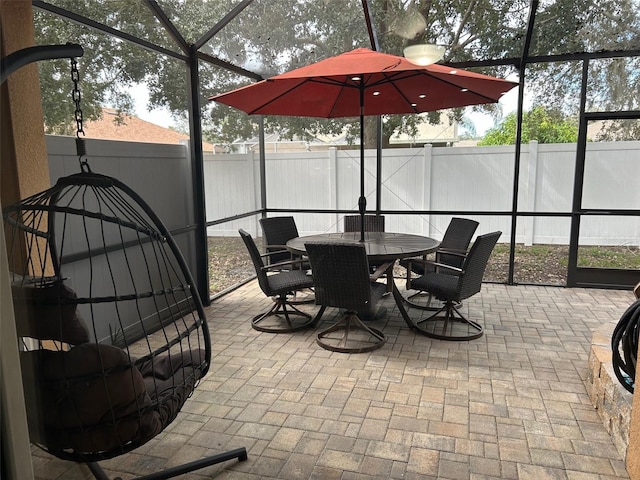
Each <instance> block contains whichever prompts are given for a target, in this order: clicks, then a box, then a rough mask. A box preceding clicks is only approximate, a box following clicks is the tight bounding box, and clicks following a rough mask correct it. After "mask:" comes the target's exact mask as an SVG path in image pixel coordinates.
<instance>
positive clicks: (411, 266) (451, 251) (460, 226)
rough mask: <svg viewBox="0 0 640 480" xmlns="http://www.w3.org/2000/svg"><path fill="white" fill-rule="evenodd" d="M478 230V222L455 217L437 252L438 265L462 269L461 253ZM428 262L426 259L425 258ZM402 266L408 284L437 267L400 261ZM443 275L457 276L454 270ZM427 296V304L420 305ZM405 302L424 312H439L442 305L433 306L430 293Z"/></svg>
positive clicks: (414, 295)
mask: <svg viewBox="0 0 640 480" xmlns="http://www.w3.org/2000/svg"><path fill="white" fill-rule="evenodd" d="M477 228H478V222H476V221H475V220H471V219H469V218H460V217H453V218H452V219H451V221H450V222H449V225H448V226H447V230H446V231H445V232H444V236H443V237H442V242H440V246H439V247H438V250H436V252H435V261H436V262H437V263H441V264H445V265H451V266H452V267H457V268H460V267H461V266H462V263H463V261H464V257H463V256H461V255H460V254H461V253H466V251H467V249H468V248H469V244H470V243H471V239H472V238H473V234H474V233H475V231H476V229H477ZM423 259H424V260H426V257H423ZM400 265H401V266H403V267H404V268H406V269H407V282H409V280H410V277H412V276H414V275H416V274H417V275H424V274H425V273H426V272H425V268H426V269H427V271H435V270H436V268H437V267H434V266H433V265H432V264H429V263H427V264H425V263H423V262H415V261H411V259H403V260H400ZM443 273H448V274H450V275H455V272H454V271H452V270H443ZM424 296H426V297H427V298H426V303H422V302H421V303H418V302H417V301H416V300H418V298H419V297H424ZM405 301H406V302H407V303H408V304H409V305H411V306H412V307H414V308H421V309H424V310H439V309H440V307H441V306H442V305H438V306H433V305H432V302H433V296H432V295H431V294H430V293H429V292H416V293H414V294H412V295H410V296H408V297H407V298H406V299H405Z"/></svg>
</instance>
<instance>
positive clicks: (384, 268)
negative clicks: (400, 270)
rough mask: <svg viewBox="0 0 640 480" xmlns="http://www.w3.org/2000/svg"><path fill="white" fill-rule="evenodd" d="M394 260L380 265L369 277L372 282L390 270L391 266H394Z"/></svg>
mask: <svg viewBox="0 0 640 480" xmlns="http://www.w3.org/2000/svg"><path fill="white" fill-rule="evenodd" d="M393 264H394V262H385V263H383V264H382V265H379V266H378V268H376V271H375V272H373V273H372V274H371V275H369V279H370V280H371V281H372V282H375V281H376V280H378V278H380V277H381V276H382V275H383V274H384V273H385V272H386V271H387V270H389V268H391V267H393Z"/></svg>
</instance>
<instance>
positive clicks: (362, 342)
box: [316, 306, 387, 353]
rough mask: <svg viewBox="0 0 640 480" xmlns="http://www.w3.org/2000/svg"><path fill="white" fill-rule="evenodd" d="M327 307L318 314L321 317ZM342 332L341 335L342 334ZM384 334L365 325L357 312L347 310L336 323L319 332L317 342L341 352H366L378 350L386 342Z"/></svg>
mask: <svg viewBox="0 0 640 480" xmlns="http://www.w3.org/2000/svg"><path fill="white" fill-rule="evenodd" d="M325 308H326V307H324V306H323V307H322V308H321V309H320V311H319V312H318V315H316V319H319V318H320V317H321V316H322V313H324V310H325ZM340 334H341V335H340ZM386 341H387V339H386V337H385V336H384V334H383V333H382V332H381V331H380V330H378V329H376V328H371V327H369V326H368V325H365V324H364V323H363V322H362V320H360V319H359V318H358V315H357V314H356V313H355V312H346V313H345V314H343V316H342V318H341V319H340V320H338V322H336V323H335V324H333V325H332V326H330V327H329V328H326V329H324V330H322V331H321V332H320V333H318V336H317V339H316V342H317V343H318V345H320V346H321V347H322V348H324V349H326V350H331V351H332V352H340V353H364V352H371V351H373V350H377V349H378V348H380V347H382V346H383V345H384V344H385V343H386Z"/></svg>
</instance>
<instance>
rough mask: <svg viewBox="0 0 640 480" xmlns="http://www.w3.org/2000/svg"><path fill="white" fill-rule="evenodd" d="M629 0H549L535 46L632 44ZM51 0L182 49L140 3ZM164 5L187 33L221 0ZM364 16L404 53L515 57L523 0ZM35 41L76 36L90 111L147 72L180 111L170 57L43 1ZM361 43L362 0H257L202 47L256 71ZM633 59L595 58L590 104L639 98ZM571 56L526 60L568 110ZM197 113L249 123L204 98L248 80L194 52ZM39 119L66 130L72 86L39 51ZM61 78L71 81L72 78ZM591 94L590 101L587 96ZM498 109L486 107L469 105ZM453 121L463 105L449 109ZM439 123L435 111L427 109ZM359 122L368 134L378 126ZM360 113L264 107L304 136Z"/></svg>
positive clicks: (639, 20)
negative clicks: (303, 113)
mask: <svg viewBox="0 0 640 480" xmlns="http://www.w3.org/2000/svg"><path fill="white" fill-rule="evenodd" d="M634 1H635V0H618V1H614V0H588V1H587V2H582V3H579V2H574V1H573V0H557V1H555V2H546V3H545V4H544V6H542V7H540V8H541V11H540V12H539V13H538V16H537V17H536V31H535V36H534V39H533V45H532V53H533V54H549V53H563V52H575V51H593V50H599V49H602V48H613V49H620V48H627V49H631V48H639V47H640V35H639V34H638V32H639V31H640V17H639V16H638V13H637V9H636V8H634ZM56 5H57V6H60V7H62V8H66V9H69V10H71V11H74V12H77V13H79V14H81V15H84V16H86V17H89V18H91V19H94V20H96V21H98V22H100V23H104V24H106V25H108V26H110V27H112V28H114V29H117V30H122V31H124V32H127V33H130V34H134V35H136V36H138V37H140V38H143V39H145V40H147V41H150V42H152V43H154V44H157V45H160V46H163V47H165V48H168V49H170V50H173V51H176V52H179V49H178V47H177V46H175V44H174V43H173V41H172V40H171V39H170V38H169V37H168V35H167V34H166V33H165V31H164V29H163V28H161V27H160V25H159V24H158V22H157V20H156V19H155V18H154V17H153V16H152V15H151V13H150V11H149V10H148V8H147V7H146V5H144V2H139V1H133V0H110V1H109V2H96V1H95V0H57V1H56ZM161 6H162V8H163V9H164V11H165V12H166V14H167V16H168V18H169V19H171V21H172V22H173V23H174V24H175V25H176V27H177V28H178V30H179V31H180V33H181V34H182V35H183V36H184V37H185V39H186V40H187V41H188V42H195V41H196V40H197V39H199V38H200V37H201V36H202V35H203V34H204V33H205V32H207V31H209V30H210V29H211V28H212V26H214V25H216V24H217V22H219V21H220V20H221V19H223V18H224V16H225V15H226V13H227V10H228V6H229V2H226V1H222V0H209V1H207V2H206V3H205V2H203V1H202V0H165V1H163V2H162V3H161ZM372 6H373V18H374V22H375V25H376V29H377V33H378V36H379V39H380V43H381V45H380V49H381V50H382V51H385V52H389V53H393V54H398V55H401V54H402V48H403V47H404V46H406V45H407V44H411V43H419V42H424V41H429V42H436V43H439V44H443V45H446V46H447V50H446V55H445V58H444V61H445V62H449V61H451V62H456V61H465V60H471V59H491V58H509V57H519V56H520V54H521V49H522V43H523V38H524V33H525V28H526V23H527V14H528V8H529V1H528V0H514V1H512V2H504V1H502V0H448V1H444V2H434V1H432V0H372ZM35 23H36V32H37V37H38V38H37V42H38V43H40V44H44V43H65V42H67V41H74V42H78V43H80V44H81V45H83V46H84V47H85V52H86V53H85V56H84V57H83V59H82V61H81V75H82V85H81V86H82V89H83V108H84V111H85V114H86V115H87V116H89V117H91V116H95V115H97V114H98V112H99V107H100V105H101V104H107V103H108V104H110V105H112V106H115V107H117V108H120V109H121V110H122V111H124V112H129V111H130V110H131V107H132V98H131V95H130V93H129V91H128V87H129V86H131V85H133V84H135V83H138V82H146V83H147V85H148V86H149V89H150V101H149V107H156V106H165V107H167V108H168V109H169V110H170V111H171V112H172V113H173V115H174V117H175V118H177V119H180V118H181V119H183V121H184V118H186V111H187V108H186V103H187V98H186V93H185V92H186V67H185V65H184V64H183V63H182V62H181V61H178V60H175V59H173V58H171V57H165V56H163V55H159V54H156V53H154V52H151V51H149V50H145V49H143V48H141V47H138V46H135V45H132V44H129V43H127V42H124V41H120V40H118V39H114V38H112V37H109V36H107V35H104V34H99V33H96V32H95V31H92V30H89V29H88V28H84V27H80V26H77V25H76V24H73V23H71V22H69V21H65V20H63V19H61V18H59V17H56V16H55V15H52V14H49V13H48V12H40V11H37V13H36V15H35ZM367 45H369V38H368V34H367V31H366V28H365V22H364V18H363V12H362V4H361V1H360V0H277V1H275V0H274V1H261V2H254V3H252V4H251V5H249V6H248V7H247V8H245V9H244V10H243V11H242V12H241V13H240V14H239V15H238V17H237V18H235V19H234V20H233V21H232V22H230V23H229V24H228V25H226V26H225V27H224V28H222V29H221V30H220V31H219V32H218V33H217V34H216V35H215V37H214V38H213V39H212V40H211V41H210V42H208V44H207V45H205V46H204V47H202V51H204V52H206V53H209V54H211V55H213V56H216V57H219V58H222V59H225V60H227V61H229V62H231V63H234V64H236V65H239V66H242V67H244V68H246V69H248V70H252V71H257V72H260V73H261V74H262V75H263V76H264V77H268V76H271V75H273V74H276V73H280V72H284V71H287V70H291V69H293V68H296V67H298V66H301V65H304V64H308V63H311V62H314V61H317V60H320V59H322V58H326V57H328V56H331V55H335V54H337V53H340V52H344V51H348V50H351V49H353V48H356V47H358V46H367ZM639 62H640V60H638V58H635V59H631V60H630V59H618V60H610V61H601V62H592V65H591V72H592V78H593V79H594V81H593V82H592V88H593V90H592V91H591V92H590V95H589V98H590V99H592V104H593V105H594V106H595V105H596V103H602V104H608V105H613V106H619V107H620V108H631V107H632V106H633V105H636V108H637V102H638V98H637V95H636V94H635V93H634V92H637V91H638V90H639V89H640V84H639V83H640V77H639V76H638V75H637V71H638V70H640V65H638V63H639ZM580 69H581V65H580V62H567V63H566V64H562V65H557V64H538V65H532V66H531V67H530V68H529V69H528V71H527V85H528V88H530V91H531V92H533V94H534V96H535V97H536V98H538V100H539V103H541V104H543V103H544V105H545V106H546V107H547V108H558V107H559V106H561V105H563V106H564V107H563V108H564V109H565V113H573V112H575V111H576V105H577V101H578V100H577V99H578V95H577V92H578V90H577V89H578V88H579V83H580V82H579V78H580V77H579V73H580ZM199 70H200V76H201V84H200V89H201V95H202V96H201V104H202V123H203V128H204V133H205V136H206V138H207V139H208V140H210V141H212V142H215V143H228V142H231V141H233V140H234V139H236V138H237V137H238V136H239V135H241V136H247V137H249V136H252V135H253V134H255V132H256V126H255V122H254V121H253V119H252V118H251V117H249V116H247V115H246V114H244V113H241V112H239V111H237V110H235V109H232V108H230V107H225V106H223V105H215V104H212V103H209V102H207V100H206V99H207V98H208V97H209V96H211V95H214V94H216V93H221V92H224V91H227V90H230V89H233V88H236V87H238V86H241V85H244V84H247V83H249V81H250V80H248V79H246V78H244V77H241V76H239V75H236V74H234V73H231V72H228V71H226V70H224V69H222V68H219V67H214V66H212V65H210V64H208V63H205V62H200V65H199ZM41 71H42V76H41V79H42V92H43V101H44V113H45V122H46V124H47V128H48V131H54V130H57V131H64V130H65V129H68V126H69V125H73V114H72V111H73V108H72V105H71V102H70V97H69V96H68V95H69V90H70V86H68V85H67V84H65V82H63V79H64V77H65V76H66V75H67V74H68V73H67V72H68V68H67V67H66V65H65V63H64V62H62V63H61V62H41ZM482 72H483V73H487V74H492V75H497V76H506V75H507V74H509V73H514V70H513V67H509V66H502V67H493V68H486V69H483V71H482ZM69 85H70V84H69ZM596 99H597V100H598V102H596V101H595V100H596ZM477 108H480V109H484V110H485V111H493V112H495V114H496V115H498V114H499V108H497V107H496V106H495V105H494V106H491V105H490V106H482V107H477ZM451 116H452V117H453V118H455V119H456V120H458V121H459V120H461V118H462V110H456V111H454V112H452V113H451ZM421 118H422V117H418V116H416V115H412V116H389V117H387V118H385V121H384V123H383V134H384V137H385V138H389V137H390V136H391V134H392V133H394V132H404V133H409V134H410V133H411V131H412V130H415V128H416V124H417V122H419V121H422V120H421ZM427 119H428V121H430V122H431V123H437V122H438V120H439V114H438V112H432V113H430V114H429V115H428V116H427ZM371 121H372V119H368V121H367V129H366V138H367V139H370V138H371V137H372V132H375V130H374V129H372V127H371ZM357 123H358V122H352V121H350V119H331V120H327V119H313V118H290V117H275V116H273V117H267V118H266V120H265V127H266V129H267V131H269V132H271V131H279V132H280V133H281V134H282V135H284V136H289V137H293V136H297V137H301V138H306V139H309V138H311V137H313V136H316V135H318V134H320V133H324V134H341V133H342V132H343V130H344V129H345V128H346V129H347V130H346V134H347V138H350V139H354V138H358V137H359V133H358V125H357Z"/></svg>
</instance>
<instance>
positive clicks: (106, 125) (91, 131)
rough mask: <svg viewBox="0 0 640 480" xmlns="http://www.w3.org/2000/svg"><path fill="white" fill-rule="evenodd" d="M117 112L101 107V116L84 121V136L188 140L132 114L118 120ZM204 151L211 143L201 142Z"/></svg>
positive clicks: (106, 138) (116, 138)
mask: <svg viewBox="0 0 640 480" xmlns="http://www.w3.org/2000/svg"><path fill="white" fill-rule="evenodd" d="M116 115H117V112H116V110H114V109H113V108H103V109H102V118H100V119H99V120H89V121H86V120H85V122H84V125H83V127H84V132H85V137H86V138H97V139H101V140H120V141H123V142H146V143H169V144H180V143H185V142H188V141H189V135H185V134H184V133H180V132H176V131H175V130H171V129H170V128H165V127H161V126H160V125H156V124H155V123H151V122H147V121H145V120H142V119H141V118H138V117H136V116H133V115H127V114H123V117H124V121H123V122H118V121H117V120H116V121H114V120H115V119H116ZM202 148H203V150H204V151H205V152H212V151H213V145H212V144H210V143H206V142H203V143H202Z"/></svg>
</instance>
